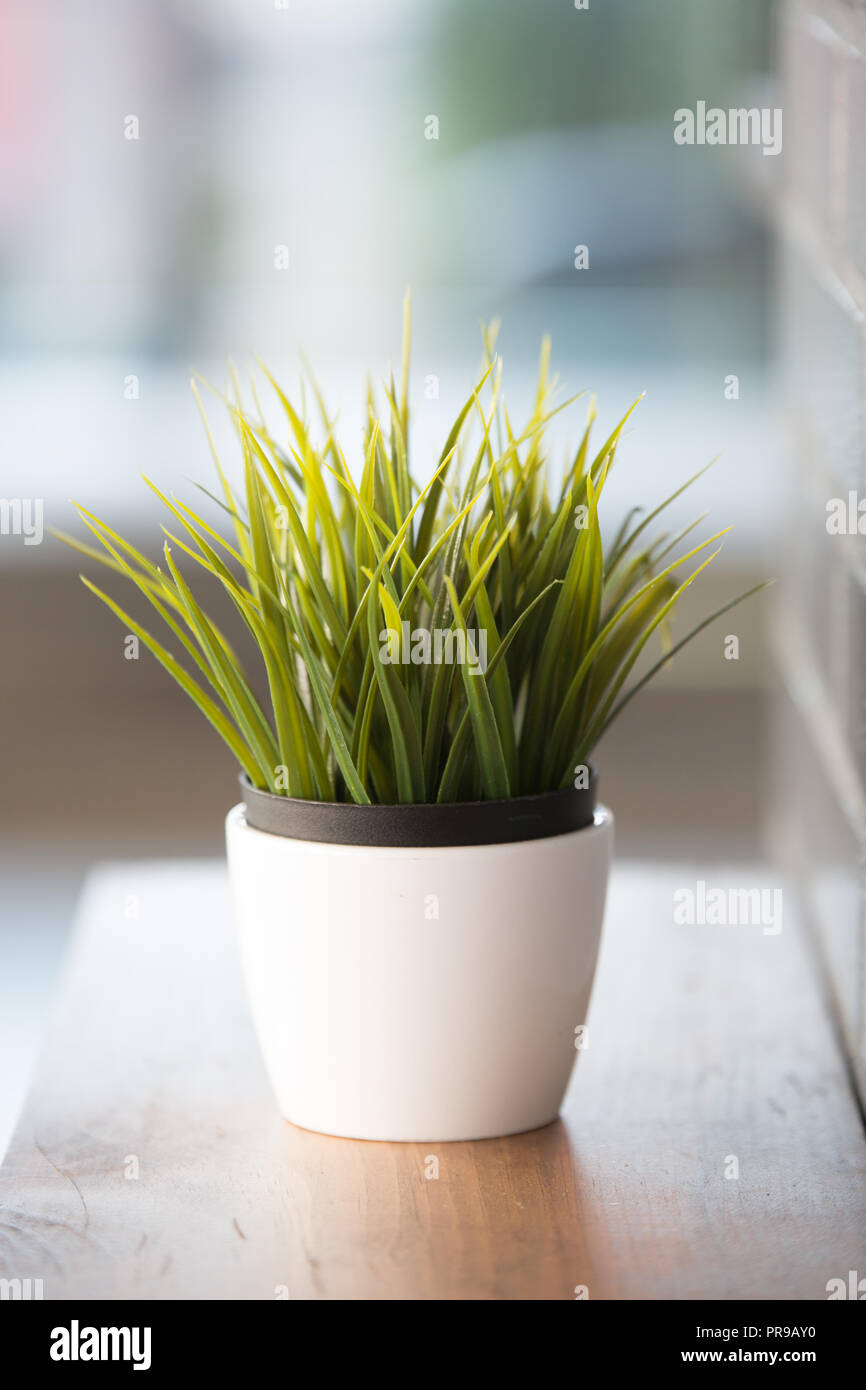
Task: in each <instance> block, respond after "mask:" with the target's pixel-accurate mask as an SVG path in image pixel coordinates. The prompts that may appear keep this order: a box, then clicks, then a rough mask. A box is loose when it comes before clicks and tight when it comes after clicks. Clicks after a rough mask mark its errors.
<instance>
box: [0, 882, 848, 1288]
mask: <svg viewBox="0 0 866 1390" xmlns="http://www.w3.org/2000/svg"><path fill="white" fill-rule="evenodd" d="M699 876H700V877H706V878H708V879H711V880H712V883H713V885H714V886H716V885H721V886H725V885H735V886H736V887H748V886H749V885H750V884H753V883H754V884H757V885H760V886H771V885H772V884H773V883H774V881H775V880H774V878H773V875H772V874H771V873H770V872H769V871H766V872H763V873H758V874H756V873H755V871H754V870H748V871H747V870H736V869H735V870H734V871H732V872H726V873H721V872H717V873H711V872H709V871H704V872H702V873H701V874H700V875H699V874H697V873H696V872H695V870H694V868H689V867H687V866H683V867H679V868H678V867H677V866H672V867H671V866H668V867H665V868H658V867H656V868H649V867H647V866H644V865H626V866H622V865H620V866H618V867H617V868H616V869H615V871H614V877H613V883H612V889H611V898H610V903H609V908H608V915H607V924H606V928H605V932H606V935H605V941H604V946H603V949H602V958H601V962H600V966H599V973H598V977H597V987H596V993H595V997H594V1001H593V1006H592V1011H591V1015H590V1021H589V1022H590V1026H589V1035H588V1037H589V1046H588V1047H587V1048H586V1049H585V1050H583V1051H582V1052H581V1055H580V1061H579V1065H578V1068H577V1072H576V1076H575V1080H574V1081H573V1083H572V1086H571V1089H570V1092H569V1096H568V1100H567V1103H566V1107H565V1112H564V1114H563V1117H562V1119H561V1120H559V1121H557V1122H556V1123H555V1124H553V1125H550V1126H548V1127H547V1128H546V1129H543V1130H538V1131H536V1132H535V1133H532V1134H525V1135H520V1136H518V1137H516V1138H510V1139H503V1140H487V1141H484V1142H480V1143H460V1144H442V1145H438V1146H436V1145H419V1144H376V1143H362V1142H354V1141H349V1140H344V1139H331V1138H326V1137H323V1136H321V1135H317V1134H312V1133H308V1132H305V1131H302V1130H299V1129H295V1128H294V1127H292V1126H291V1125H289V1124H287V1123H286V1122H284V1121H283V1120H281V1119H280V1117H279V1115H278V1114H277V1112H276V1109H275V1107H274V1104H273V1102H272V1099H271V1096H270V1093H269V1090H268V1085H267V1082H266V1079H265V1076H264V1073H263V1070H262V1066H261V1063H260V1060H259V1056H258V1052H257V1049H256V1043H255V1039H254V1036H253V1032H252V1028H251V1024H250V1019H249V1016H248V1013H247V1008H246V1004H245V1000H244V997H243V993H242V987H241V982H240V978H239V973H238V962H237V957H236V952H235V946H234V941H233V937H232V930H231V923H230V913H229V905H228V897H227V885H226V878H225V872H224V869H223V868H222V866H219V865H214V864H210V863H199V864H183V865H169V864H143V865H142V864H130V865H117V866H111V867H108V868H103V869H100V870H98V871H96V872H95V873H94V874H93V875H92V876H91V878H90V880H89V883H88V886H87V889H86V891H85V894H84V898H83V902H82V906H81V913H80V919H79V923H78V927H77V930H76V934H75V938H74V941H73V945H72V948H71V951H70V955H69V960H68V964H67V968H66V971H65V975H64V978H63V982H62V986H61V992H60V998H59V1002H58V1007H57V1010H56V1014H55V1018H54V1022H53V1025H52V1028H51V1030H50V1035H49V1037H48V1039H47V1043H46V1046H45V1049H44V1054H43V1057H42V1061H41V1064H40V1066H39V1069H38V1075H37V1078H36V1082H35V1085H34V1087H33V1088H32V1092H31V1095H30V1098H29V1101H28V1103H27V1105H26V1109H25V1113H24V1116H23V1118H22V1120H21V1122H20V1124H19V1127H18V1131H17V1133H16V1136H15V1138H14V1140H13V1142H12V1146H11V1148H10V1152H9V1155H8V1157H7V1159H6V1162H5V1164H4V1166H3V1169H2V1173H0V1223H2V1224H0V1277H5V1278H22V1279H23V1278H31V1279H38V1278H41V1279H42V1280H43V1289H44V1297H45V1298H46V1299H49V1298H70V1297H76V1298H78V1297H80V1298H121V1299H125V1298H150V1299H159V1298H168V1299H189V1298H225V1299H273V1298H285V1297H289V1298H292V1299H318V1298H327V1299H430V1298H433V1299H573V1298H574V1297H575V1290H576V1289H577V1290H581V1291H582V1290H583V1289H585V1290H586V1292H587V1294H588V1296H589V1297H590V1298H592V1299H658V1298H662V1299H704V1298H716V1297H719V1298H726V1299H728V1298H746V1299H764V1298H803V1299H824V1298H826V1296H827V1295H826V1292H825V1286H826V1284H827V1281H828V1280H829V1279H831V1278H834V1277H847V1274H848V1271H849V1270H852V1269H856V1270H859V1271H860V1272H861V1274H866V1195H864V1186H866V1185H864V1182H863V1178H864V1173H866V1145H864V1137H863V1132H862V1128H861V1123H860V1118H859V1112H858V1108H857V1105H856V1103H855V1100H854V1097H853V1093H852V1090H851V1087H850V1083H849V1078H848V1074H847V1071H846V1068H845V1065H844V1062H843V1060H842V1057H841V1055H840V1051H839V1046H838V1043H837V1040H836V1035H835V1031H834V1028H833V1023H832V1018H831V1016H830V1014H829V1011H828V1008H827V1006H826V1004H825V1003H824V999H823V995H822V992H821V987H820V984H819V977H818V973H817V969H816V966H815V964H814V962H813V960H812V958H811V955H810V953H809V950H808V947H807V945H806V943H805V942H804V940H803V939H802V936H801V933H800V930H799V927H798V924H797V922H796V921H795V918H794V913H793V910H792V908H791V904H790V902H789V901H788V899H787V898H786V900H785V913H786V915H785V922H784V929H783V931H782V932H781V934H779V935H776V936H773V935H766V934H764V933H763V932H762V930H761V928H760V927H754V926H752V927H730V926H728V927H710V926H690V927H684V926H676V925H674V922H673V913H672V894H673V891H674V889H675V888H677V887H683V886H689V885H691V886H692V887H694V885H695V881H696V878H697V877H699ZM505 1084H507V1079H506V1081H505ZM432 1159H436V1160H438V1177H433V1176H430V1175H431V1174H432V1173H433V1172H434V1171H435V1168H436V1166H437V1165H436V1164H434V1163H433V1162H432V1161H431V1160H432ZM734 1160H736V1164H735V1163H734ZM737 1165H738V1169H739V1176H738V1177H736V1176H728V1175H729V1174H732V1173H733V1172H734V1170H735V1167H736V1166H737Z"/></svg>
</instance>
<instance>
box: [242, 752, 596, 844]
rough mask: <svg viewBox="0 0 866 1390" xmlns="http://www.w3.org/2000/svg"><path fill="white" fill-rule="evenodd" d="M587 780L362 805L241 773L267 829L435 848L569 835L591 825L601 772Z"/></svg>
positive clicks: (255, 820)
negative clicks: (494, 794) (467, 797)
mask: <svg viewBox="0 0 866 1390" xmlns="http://www.w3.org/2000/svg"><path fill="white" fill-rule="evenodd" d="M588 766H589V786H588V787H579V788H572V787H566V788H565V790H563V791H555V792H541V793H538V794H534V795H532V796H515V797H511V798H510V799H509V800H507V801H451V802H443V803H442V804H439V803H438V802H433V803H429V804H428V803H423V804H415V805H403V806H380V805H371V806H359V805H357V804H356V803H355V802H351V801H304V800H301V799H300V798H295V797H290V796H276V795H275V794H274V793H273V792H268V791H260V790H259V789H258V788H257V787H254V786H253V785H252V783H251V782H250V780H249V778H248V777H247V775H246V773H243V772H242V773H241V774H240V778H239V781H240V784H241V788H242V790H243V796H244V807H245V811H246V822H247V825H249V826H251V827H252V829H254V830H263V831H265V832H266V833H267V834H269V835H282V836H284V837H286V838H287V839H292V840H313V841H315V842H317V843H319V844H331V845H367V846H369V847H371V848H372V847H379V848H389V849H393V848H401V849H430V848H445V847H450V846H458V845H498V844H514V843H517V842H519V841H521V840H544V839H548V838H550V837H551V836H553V835H566V834H569V833H570V832H571V831H573V830H584V829H586V827H587V826H590V825H592V824H593V820H594V816H595V807H596V790H597V784H598V774H597V772H596V769H595V767H594V766H593V765H592V764H591V763H590V764H588Z"/></svg>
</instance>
